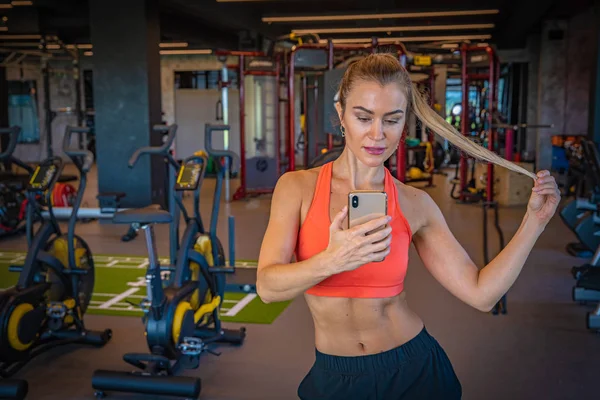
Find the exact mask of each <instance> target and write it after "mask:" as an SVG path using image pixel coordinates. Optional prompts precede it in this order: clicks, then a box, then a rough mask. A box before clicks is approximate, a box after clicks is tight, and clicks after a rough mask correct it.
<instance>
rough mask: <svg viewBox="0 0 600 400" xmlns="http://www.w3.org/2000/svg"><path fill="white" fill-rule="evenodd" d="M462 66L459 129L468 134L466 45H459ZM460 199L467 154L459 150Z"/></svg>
mask: <svg viewBox="0 0 600 400" xmlns="http://www.w3.org/2000/svg"><path fill="white" fill-rule="evenodd" d="M461 56H462V68H461V74H462V75H461V76H462V78H461V87H462V111H461V116H460V130H461V131H462V132H461V133H462V134H463V135H464V136H468V134H469V132H468V128H469V121H468V119H469V80H468V76H467V45H466V44H463V45H462V47H461ZM459 165H460V200H461V201H463V200H464V199H465V196H464V191H465V190H466V189H467V156H466V155H465V154H464V153H462V152H461V155H460V164H459Z"/></svg>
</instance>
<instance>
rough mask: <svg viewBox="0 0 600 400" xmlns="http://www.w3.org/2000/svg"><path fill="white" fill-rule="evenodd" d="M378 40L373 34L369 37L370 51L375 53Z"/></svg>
mask: <svg viewBox="0 0 600 400" xmlns="http://www.w3.org/2000/svg"><path fill="white" fill-rule="evenodd" d="M378 44H379V42H378V40H377V37H375V36H373V37H372V38H371V53H373V54H375V52H376V51H377V47H378Z"/></svg>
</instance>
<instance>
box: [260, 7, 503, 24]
mask: <svg viewBox="0 0 600 400" xmlns="http://www.w3.org/2000/svg"><path fill="white" fill-rule="evenodd" d="M499 12H500V10H466V11H432V12H412V13H386V14H355V15H351V14H348V15H311V16H293V17H263V18H262V21H263V22H269V23H271V22H317V21H356V20H364V19H399V18H432V17H456V16H468V15H493V14H498V13H499Z"/></svg>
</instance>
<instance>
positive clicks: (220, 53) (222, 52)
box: [214, 50, 266, 57]
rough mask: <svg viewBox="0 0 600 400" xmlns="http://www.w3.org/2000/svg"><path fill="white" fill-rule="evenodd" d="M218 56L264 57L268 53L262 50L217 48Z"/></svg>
mask: <svg viewBox="0 0 600 400" xmlns="http://www.w3.org/2000/svg"><path fill="white" fill-rule="evenodd" d="M214 54H215V55H216V56H247V57H264V56H265V55H266V54H265V53H264V52H262V51H238V50H232V51H231V50H217V51H215V52H214Z"/></svg>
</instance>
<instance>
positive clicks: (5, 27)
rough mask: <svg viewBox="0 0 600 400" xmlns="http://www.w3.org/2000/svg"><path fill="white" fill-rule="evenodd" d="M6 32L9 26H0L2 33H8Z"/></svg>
mask: <svg viewBox="0 0 600 400" xmlns="http://www.w3.org/2000/svg"><path fill="white" fill-rule="evenodd" d="M6 31H8V27H7V26H0V32H6Z"/></svg>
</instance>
